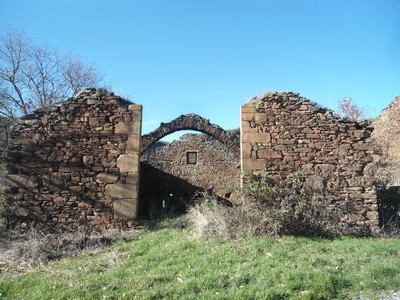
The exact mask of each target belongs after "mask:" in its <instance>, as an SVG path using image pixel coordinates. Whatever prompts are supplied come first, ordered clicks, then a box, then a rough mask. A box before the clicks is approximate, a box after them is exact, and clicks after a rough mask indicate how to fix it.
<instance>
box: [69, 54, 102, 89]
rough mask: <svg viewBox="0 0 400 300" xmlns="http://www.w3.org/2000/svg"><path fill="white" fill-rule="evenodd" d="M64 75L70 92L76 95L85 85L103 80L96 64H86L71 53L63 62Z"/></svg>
mask: <svg viewBox="0 0 400 300" xmlns="http://www.w3.org/2000/svg"><path fill="white" fill-rule="evenodd" d="M62 76H63V78H64V81H65V83H66V85H67V90H68V92H70V93H71V94H72V95H76V94H77V93H78V92H79V91H80V90H81V89H83V88H85V87H88V86H96V85H97V84H98V83H99V82H100V81H102V80H103V76H102V75H101V74H99V72H98V71H97V67H96V65H95V64H91V65H86V64H85V63H83V61H82V60H81V59H80V58H79V57H73V56H72V55H71V54H70V53H69V54H68V55H67V56H66V57H65V59H64V62H63V64H62Z"/></svg>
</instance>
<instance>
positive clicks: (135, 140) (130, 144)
mask: <svg viewBox="0 0 400 300" xmlns="http://www.w3.org/2000/svg"><path fill="white" fill-rule="evenodd" d="M140 144H141V136H140V135H132V136H130V137H129V139H128V141H127V142H126V152H127V153H129V154H134V153H140Z"/></svg>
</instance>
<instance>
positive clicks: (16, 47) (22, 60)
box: [0, 30, 103, 118]
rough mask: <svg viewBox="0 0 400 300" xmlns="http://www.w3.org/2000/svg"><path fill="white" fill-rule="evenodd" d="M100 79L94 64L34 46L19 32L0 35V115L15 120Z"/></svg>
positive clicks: (12, 31)
mask: <svg viewBox="0 0 400 300" xmlns="http://www.w3.org/2000/svg"><path fill="white" fill-rule="evenodd" d="M102 80H103V76H102V75H100V74H99V72H98V71H97V68H96V66H95V65H94V64H92V65H87V64H85V63H84V62H83V61H82V59H81V58H79V57H74V56H72V55H71V54H68V55H65V56H60V55H59V53H58V52H57V51H56V50H54V49H52V48H51V47H49V46H48V45H40V46H36V45H34V44H33V43H32V42H31V41H30V40H29V39H28V38H27V37H26V36H25V35H24V33H23V32H21V31H17V30H9V31H8V32H6V34H4V35H3V36H0V114H1V115H3V116H6V117H10V118H15V117H19V116H21V115H27V114H28V113H30V112H31V111H32V110H34V109H37V108H43V107H46V106H49V105H52V104H54V103H57V102H62V101H64V100H65V99H67V98H68V97H69V96H73V95H75V94H76V93H77V92H78V91H79V90H81V89H82V88H84V87H93V86H98V85H99V84H100V82H101V81H102Z"/></svg>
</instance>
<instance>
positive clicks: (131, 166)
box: [117, 153, 139, 173]
mask: <svg viewBox="0 0 400 300" xmlns="http://www.w3.org/2000/svg"><path fill="white" fill-rule="evenodd" d="M117 167H118V168H119V170H120V171H121V172H132V173H137V172H138V169H139V154H135V153H132V154H122V155H120V156H119V157H118V159H117Z"/></svg>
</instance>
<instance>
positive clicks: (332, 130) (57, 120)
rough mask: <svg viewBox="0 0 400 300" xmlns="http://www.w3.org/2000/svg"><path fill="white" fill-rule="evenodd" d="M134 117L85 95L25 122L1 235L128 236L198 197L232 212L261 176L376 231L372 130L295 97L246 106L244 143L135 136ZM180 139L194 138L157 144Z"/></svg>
mask: <svg viewBox="0 0 400 300" xmlns="http://www.w3.org/2000/svg"><path fill="white" fill-rule="evenodd" d="M141 116H142V107H141V105H138V104H132V103H129V102H127V101H125V100H123V99H121V98H120V97H118V96H115V95H114V94H113V93H108V92H107V91H105V90H102V89H97V90H96V89H86V90H83V91H82V92H81V93H79V94H78V95H77V96H76V97H75V98H71V99H69V100H68V101H67V102H65V103H63V104H61V105H58V106H52V107H49V108H48V109H46V110H39V111H36V112H35V113H34V114H32V115H30V116H28V117H25V118H23V119H22V120H21V121H20V122H19V124H18V125H17V126H16V127H15V128H14V129H13V131H12V133H11V136H10V142H9V153H8V176H7V190H6V205H5V216H6V219H7V222H8V224H9V226H10V227H16V226H21V224H25V225H26V224H31V225H35V226H42V227H43V226H44V227H47V228H51V229H54V230H69V231H76V230H85V231H94V230H98V231H102V230H105V229H109V228H125V227H129V226H132V224H133V222H134V220H135V219H137V218H138V217H139V216H140V215H147V216H148V215H151V212H152V211H154V210H157V209H160V208H162V209H165V210H168V209H177V210H179V209H183V208H185V206H186V205H187V201H188V200H187V199H190V197H191V195H192V194H193V193H194V192H195V191H198V190H201V191H208V192H213V193H215V194H216V195H219V196H226V197H229V199H233V200H235V197H236V195H235V192H234V191H235V189H236V190H237V189H238V187H240V181H241V180H242V183H243V182H244V183H245V182H246V181H248V180H253V179H252V178H254V176H258V175H261V174H264V175H265V176H269V177H276V178H285V176H287V175H288V174H298V176H302V179H303V180H304V181H305V182H306V183H307V184H308V185H309V186H310V187H312V188H313V189H314V190H315V191H317V192H318V193H320V194H321V195H323V196H324V197H325V198H326V199H328V200H329V205H328V206H327V207H326V210H328V211H332V212H335V213H336V212H340V214H341V222H342V224H346V225H347V226H349V227H357V226H366V227H370V228H373V227H374V226H377V225H378V222H379V214H378V200H377V193H376V186H375V178H374V177H375V172H376V163H377V161H379V160H380V155H379V153H376V152H375V150H374V145H373V143H372V139H371V132H372V131H373V127H371V125H370V124H369V123H366V122H364V123H357V122H351V121H348V120H344V119H341V118H339V117H338V116H336V115H335V114H334V113H333V112H332V111H330V110H329V109H326V108H322V107H320V106H318V105H317V104H316V103H313V102H311V101H310V100H308V99H306V98H303V97H301V96H299V95H298V94H295V93H269V94H266V95H264V96H262V97H260V98H256V99H253V100H252V101H250V102H249V103H247V104H245V105H243V106H242V107H241V112H240V135H239V134H236V133H234V132H227V131H225V130H223V129H222V128H221V127H219V126H218V125H216V124H211V123H210V122H209V120H206V119H204V118H202V117H200V116H197V115H194V114H188V115H182V116H180V117H178V118H176V119H175V120H172V121H171V122H169V123H162V124H161V125H160V127H159V128H157V129H156V130H154V131H153V132H151V133H149V134H146V135H143V136H142V135H141V122H142V119H141ZM238 118H239V108H238ZM179 130H195V131H198V132H201V133H202V134H196V135H194V134H187V135H184V136H183V137H182V138H181V139H180V140H178V141H174V142H172V143H168V144H162V143H161V144H160V143H158V141H159V140H160V139H162V138H163V137H165V136H166V135H168V134H170V133H173V132H175V131H179ZM239 136H240V137H239ZM140 159H141V161H142V162H141V163H140V162H139V161H140ZM240 178H241V179H240ZM139 184H140V189H139Z"/></svg>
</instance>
